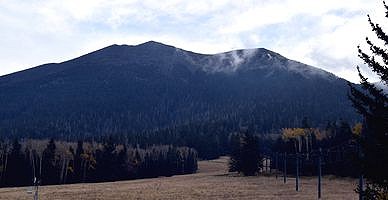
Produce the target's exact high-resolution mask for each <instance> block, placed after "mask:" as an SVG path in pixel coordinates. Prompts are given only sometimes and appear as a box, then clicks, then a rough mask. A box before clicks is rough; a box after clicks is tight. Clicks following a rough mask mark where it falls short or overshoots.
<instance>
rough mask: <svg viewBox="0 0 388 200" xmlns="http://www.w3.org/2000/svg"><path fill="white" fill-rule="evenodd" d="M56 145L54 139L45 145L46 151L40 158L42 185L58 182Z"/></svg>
mask: <svg viewBox="0 0 388 200" xmlns="http://www.w3.org/2000/svg"><path fill="white" fill-rule="evenodd" d="M57 161H58V159H57V156H56V145H55V142H54V139H51V140H50V141H49V143H48V144H47V147H46V149H45V150H44V151H43V158H42V177H41V178H42V183H43V184H45V185H48V184H50V185H51V184H58V182H59V170H58V166H57Z"/></svg>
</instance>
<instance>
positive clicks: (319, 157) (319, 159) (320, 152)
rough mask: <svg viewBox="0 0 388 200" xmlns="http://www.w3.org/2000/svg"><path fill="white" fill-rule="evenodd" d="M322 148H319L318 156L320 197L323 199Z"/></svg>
mask: <svg viewBox="0 0 388 200" xmlns="http://www.w3.org/2000/svg"><path fill="white" fill-rule="evenodd" d="M321 156H322V148H319V156H318V199H321V180H322V167H321V164H322V163H321V162H322V160H321V159H322V158H321Z"/></svg>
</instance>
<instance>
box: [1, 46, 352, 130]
mask: <svg viewBox="0 0 388 200" xmlns="http://www.w3.org/2000/svg"><path fill="white" fill-rule="evenodd" d="M0 90H1V91H3V92H2V93H0V105H1V106H0V134H1V133H3V134H10V132H11V133H14V134H17V135H18V134H20V135H23V134H31V135H35V136H36V135H41V136H51V135H93V134H96V135H101V134H116V133H118V132H121V133H123V132H132V131H139V130H147V129H153V128H158V127H169V126H179V125H181V124H185V123H194V122H195V123H208V122H209V121H219V122H225V123H226V124H229V125H231V126H232V125H233V126H238V124H240V123H242V122H243V123H246V124H252V125H255V126H257V127H258V128H257V131H261V132H268V131H271V130H276V129H279V128H282V127H290V126H296V125H297V124H300V122H301V120H302V118H304V117H309V118H310V119H311V121H312V124H313V125H322V124H324V123H326V121H327V120H338V119H339V118H342V119H346V120H350V121H354V120H357V119H358V117H357V115H356V114H355V112H354V110H353V108H352V107H351V104H350V102H349V101H348V99H347V96H346V93H347V90H348V88H347V83H346V81H345V80H344V79H341V78H338V77H336V76H335V75H333V74H331V73H329V72H325V71H324V70H321V69H318V68H315V67H312V66H309V65H305V64H303V63H300V62H297V61H293V60H289V59H287V58H286V57H283V56H281V55H280V54H278V53H275V52H272V51H270V50H267V49H264V48H257V49H250V50H244V49H243V50H235V51H229V52H223V53H219V54H212V55H206V54H197V53H193V52H190V51H185V50H182V49H179V48H176V47H173V46H169V45H164V44H162V43H158V42H153V41H151V42H147V43H143V44H139V45H136V46H130V45H111V46H108V47H105V48H102V49H100V50H97V51H93V52H91V53H88V54H85V55H83V56H80V57H77V58H74V59H71V60H68V61H65V62H61V63H51V64H46V65H41V66H38V67H36V68H32V69H28V70H24V71H22V72H18V73H14V74H11V75H6V76H1V77H0ZM50 132H51V133H50Z"/></svg>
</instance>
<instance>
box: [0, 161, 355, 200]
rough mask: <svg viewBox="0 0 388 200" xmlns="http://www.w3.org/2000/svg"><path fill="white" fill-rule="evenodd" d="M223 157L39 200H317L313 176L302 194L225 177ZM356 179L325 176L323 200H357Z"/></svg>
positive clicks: (4, 192) (23, 195)
mask: <svg viewBox="0 0 388 200" xmlns="http://www.w3.org/2000/svg"><path fill="white" fill-rule="evenodd" d="M226 162H227V160H226V158H221V159H218V160H211V161H201V162H199V172H198V173H197V174H192V175H182V176H173V177H161V178H154V179H141V180H133V181H121V182H109V183H93V184H73V185H60V186H43V187H40V191H39V192H40V196H39V197H40V198H39V199H42V200H46V199H47V200H48V199H57V200H67V199H68V200H70V199H80V200H81V199H82V200H89V199H90V200H91V199H93V200H94V199H115V200H124V199H247V200H248V199H306V200H307V199H316V195H317V194H316V192H317V191H316V183H317V180H316V178H315V177H302V179H301V186H300V188H301V191H299V192H296V191H295V179H293V178H289V181H288V182H287V183H286V184H283V182H282V180H281V179H280V178H279V179H278V180H276V179H275V177H274V176H258V177H241V176H237V175H236V174H228V173H227V170H226V169H227V168H226ZM356 183H357V180H354V179H340V178H334V177H324V178H323V185H322V189H323V190H322V198H323V199H357V194H356V193H355V192H354V188H355V185H356ZM31 198H32V195H31V194H27V188H26V187H23V188H2V189H0V199H20V200H23V199H31Z"/></svg>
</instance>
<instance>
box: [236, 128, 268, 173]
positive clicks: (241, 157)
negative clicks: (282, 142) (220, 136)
mask: <svg viewBox="0 0 388 200" xmlns="http://www.w3.org/2000/svg"><path fill="white" fill-rule="evenodd" d="M234 142H235V144H234V145H233V146H234V149H233V150H232V153H231V155H230V161H229V171H237V172H241V173H242V174H243V175H245V176H252V175H255V173H257V172H259V171H260V167H262V166H261V162H262V159H261V155H260V149H259V142H258V139H257V137H255V136H254V135H252V134H250V133H244V134H240V135H239V138H234Z"/></svg>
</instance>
